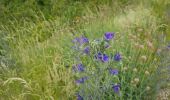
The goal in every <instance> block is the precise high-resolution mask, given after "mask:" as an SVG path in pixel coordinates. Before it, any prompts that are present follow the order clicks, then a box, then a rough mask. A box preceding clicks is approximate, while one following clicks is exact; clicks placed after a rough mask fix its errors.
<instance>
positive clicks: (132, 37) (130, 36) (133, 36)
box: [129, 34, 137, 40]
mask: <svg viewBox="0 0 170 100" xmlns="http://www.w3.org/2000/svg"><path fill="white" fill-rule="evenodd" d="M136 38H137V37H136V36H135V35H132V34H129V39H131V40H133V39H136Z"/></svg>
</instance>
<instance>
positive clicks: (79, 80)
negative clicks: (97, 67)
mask: <svg viewBox="0 0 170 100" xmlns="http://www.w3.org/2000/svg"><path fill="white" fill-rule="evenodd" d="M86 80H87V77H82V78H80V79H78V80H76V83H77V84H82V83H84V82H85V81H86Z"/></svg>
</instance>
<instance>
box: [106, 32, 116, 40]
mask: <svg viewBox="0 0 170 100" xmlns="http://www.w3.org/2000/svg"><path fill="white" fill-rule="evenodd" d="M113 37H114V33H113V32H106V33H105V35H104V38H105V40H107V41H109V40H111V39H112V38H113Z"/></svg>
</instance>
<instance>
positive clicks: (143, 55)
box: [72, 32, 157, 100]
mask: <svg viewBox="0 0 170 100" xmlns="http://www.w3.org/2000/svg"><path fill="white" fill-rule="evenodd" d="M131 37H133V38H129V37H127V36H125V35H124V36H123V35H121V34H117V33H114V32H106V33H104V34H103V37H101V38H98V39H95V40H90V39H88V38H87V37H85V36H80V37H76V38H75V39H73V55H74V65H73V67H72V70H73V74H74V76H75V85H76V87H77V91H76V96H77V99H78V100H104V99H107V100H113V99H115V100H119V99H120V100H122V99H123V100H124V99H132V100H138V99H146V98H149V95H150V94H151V93H153V91H154V85H155V84H154V82H153V81H154V76H155V75H154V73H155V70H156V68H157V63H156V61H155V60H153V59H155V58H156V53H155V51H154V50H149V49H148V48H147V42H146V45H145V44H138V45H139V46H136V45H134V44H135V43H137V42H141V40H140V37H138V36H134V35H131ZM134 37H135V38H134ZM137 38H138V39H137ZM122 40H123V41H125V43H127V44H126V45H120V42H122ZM122 44H124V43H122ZM141 45H142V48H141ZM149 45H150V46H151V45H152V43H151V42H150V43H149ZM152 48H154V47H153V45H152ZM155 50H156V49H155ZM152 99H154V98H153V97H152Z"/></svg>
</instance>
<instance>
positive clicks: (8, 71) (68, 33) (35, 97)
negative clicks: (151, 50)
mask: <svg viewBox="0 0 170 100" xmlns="http://www.w3.org/2000/svg"><path fill="white" fill-rule="evenodd" d="M163 1H164V2H163ZM163 1H159V0H151V1H147V2H146V1H140V0H132V1H128V0H115V1H112V0H109V1H108V2H107V1H104V0H98V1H97V0H94V1H91V0H88V1H83V0H82V1H77V0H73V1H72V0H68V1H64V0H61V1H60V2H56V1H55V0H50V2H48V1H47V0H45V1H43V0H38V1H36V0H30V1H24V0H23V1H22V0H15V1H10V2H7V1H0V17H1V18H0V24H1V26H0V35H1V34H2V36H1V38H0V41H1V42H0V62H1V64H0V99H1V100H8V99H9V100H13V99H14V100H39V99H42V100H46V99H47V100H48V99H49V100H51V99H52V100H67V99H74V98H75V96H74V95H75V91H76V88H75V85H74V77H73V75H72V71H71V66H72V64H73V61H72V56H71V51H70V47H71V42H70V41H71V40H72V39H73V36H72V34H73V33H78V34H77V35H79V34H80V33H84V32H85V33H87V36H88V37H90V38H91V39H95V38H97V37H100V36H102V35H103V33H104V32H106V31H114V32H120V33H124V34H125V35H128V34H136V35H138V36H139V37H140V39H141V41H140V42H141V43H142V42H144V41H146V40H148V39H149V40H150V39H152V41H153V43H154V45H155V46H158V45H159V43H158V42H157V40H156V39H157V37H158V34H162V33H165V32H166V33H167V34H169V28H168V27H166V26H168V24H169V22H168V21H166V20H168V18H169V17H168V16H167V17H164V16H165V15H166V11H167V10H169V8H168V5H169V1H168V0H163ZM23 9H24V10H23ZM121 41H122V42H125V41H124V40H121ZM119 49H120V50H121V51H122V52H123V50H122V49H121V48H119ZM66 66H69V67H68V68H67V67H66Z"/></svg>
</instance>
